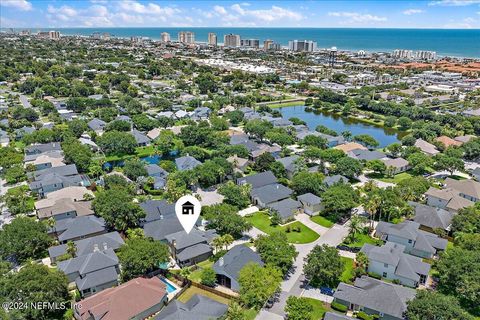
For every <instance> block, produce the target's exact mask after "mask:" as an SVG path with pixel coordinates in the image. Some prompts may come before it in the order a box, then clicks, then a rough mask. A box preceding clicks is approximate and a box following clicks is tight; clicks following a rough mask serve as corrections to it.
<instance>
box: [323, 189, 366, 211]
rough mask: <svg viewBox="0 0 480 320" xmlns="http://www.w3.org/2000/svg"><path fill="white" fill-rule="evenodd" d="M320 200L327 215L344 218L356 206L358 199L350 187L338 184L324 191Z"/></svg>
mask: <svg viewBox="0 0 480 320" xmlns="http://www.w3.org/2000/svg"><path fill="white" fill-rule="evenodd" d="M322 200H323V204H324V206H325V211H326V212H327V213H334V214H336V215H341V216H345V215H348V214H349V212H350V210H351V209H353V208H355V207H356V206H357V203H358V201H359V197H358V194H357V193H356V192H355V190H353V188H352V186H350V185H349V184H344V183H340V184H335V185H333V186H331V187H330V188H328V189H327V190H325V192H324V193H323V194H322Z"/></svg>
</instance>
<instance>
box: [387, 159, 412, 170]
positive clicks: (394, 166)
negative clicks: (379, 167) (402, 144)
mask: <svg viewBox="0 0 480 320" xmlns="http://www.w3.org/2000/svg"><path fill="white" fill-rule="evenodd" d="M382 162H383V163H384V164H385V166H386V167H387V169H389V170H392V171H391V172H392V173H393V174H399V173H402V172H405V171H407V170H410V165H409V163H408V161H407V160H405V159H403V158H394V159H390V158H384V159H382Z"/></svg>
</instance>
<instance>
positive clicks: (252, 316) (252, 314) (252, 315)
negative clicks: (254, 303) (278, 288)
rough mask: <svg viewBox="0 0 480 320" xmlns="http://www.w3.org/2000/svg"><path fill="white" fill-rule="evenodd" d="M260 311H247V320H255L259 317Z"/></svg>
mask: <svg viewBox="0 0 480 320" xmlns="http://www.w3.org/2000/svg"><path fill="white" fill-rule="evenodd" d="M257 314H258V310H255V309H248V310H245V320H253V319H255V318H256V317H257Z"/></svg>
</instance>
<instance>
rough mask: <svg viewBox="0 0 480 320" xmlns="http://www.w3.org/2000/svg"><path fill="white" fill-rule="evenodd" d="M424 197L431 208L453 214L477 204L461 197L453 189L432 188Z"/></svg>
mask: <svg viewBox="0 0 480 320" xmlns="http://www.w3.org/2000/svg"><path fill="white" fill-rule="evenodd" d="M424 195H425V197H426V198H427V204H428V205H429V206H433V207H438V208H442V209H445V210H448V211H450V212H452V213H456V212H457V211H458V210H460V209H463V208H466V207H471V206H473V205H474V204H475V203H474V202H473V201H470V200H468V199H466V198H464V197H462V196H460V194H459V192H458V190H455V189H452V188H445V189H437V188H434V187H430V188H429V189H428V190H427V192H425V193H424Z"/></svg>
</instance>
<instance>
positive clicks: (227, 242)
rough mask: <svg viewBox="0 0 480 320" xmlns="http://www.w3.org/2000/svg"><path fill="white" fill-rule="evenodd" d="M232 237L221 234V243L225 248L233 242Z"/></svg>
mask: <svg viewBox="0 0 480 320" xmlns="http://www.w3.org/2000/svg"><path fill="white" fill-rule="evenodd" d="M233 240H234V239H233V237H232V236H231V235H229V234H225V235H223V236H222V241H223V245H224V246H225V250H228V246H229V245H231V244H232V243H233Z"/></svg>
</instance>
